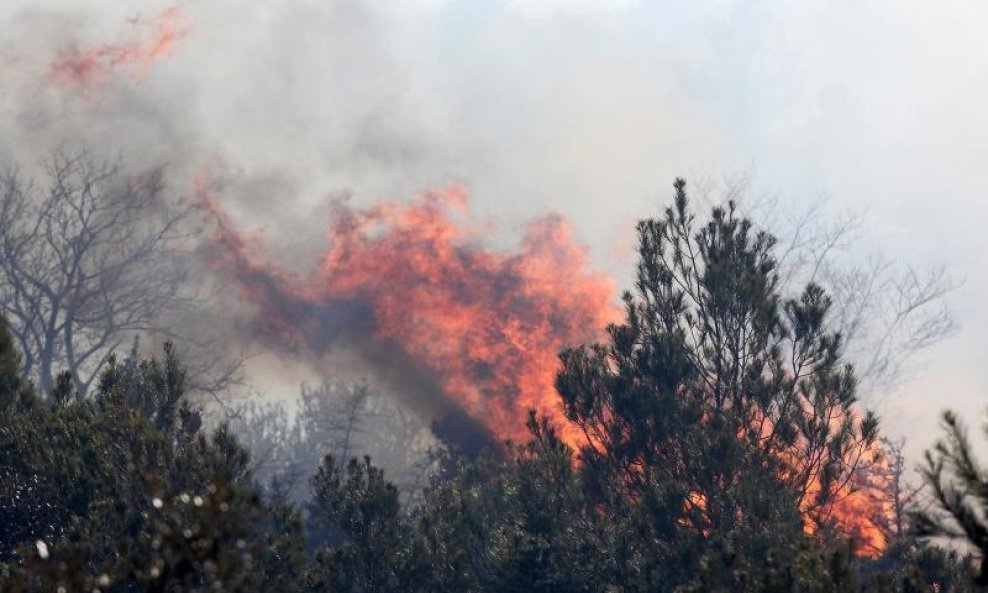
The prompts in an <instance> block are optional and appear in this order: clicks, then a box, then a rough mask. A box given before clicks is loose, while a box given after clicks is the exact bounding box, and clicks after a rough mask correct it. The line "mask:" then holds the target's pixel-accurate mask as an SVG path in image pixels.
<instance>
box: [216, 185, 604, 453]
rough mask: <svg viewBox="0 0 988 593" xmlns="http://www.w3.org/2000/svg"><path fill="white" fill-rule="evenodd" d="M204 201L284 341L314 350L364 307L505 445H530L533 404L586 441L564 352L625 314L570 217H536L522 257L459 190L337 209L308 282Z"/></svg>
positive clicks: (231, 264) (231, 258)
mask: <svg viewBox="0 0 988 593" xmlns="http://www.w3.org/2000/svg"><path fill="white" fill-rule="evenodd" d="M203 203H204V204H205V205H206V208H207V210H208V211H209V212H210V213H212V215H213V216H214V218H215V220H216V222H217V231H218V235H217V239H216V241H217V245H218V246H219V247H220V249H219V250H218V251H219V253H218V254H216V255H214V257H213V261H214V264H216V265H218V266H219V267H221V268H223V269H226V270H227V271H232V272H233V274H234V276H235V277H236V278H237V280H238V283H239V284H240V285H241V287H242V289H243V291H244V294H245V295H246V297H247V299H248V300H249V301H250V302H251V303H253V304H254V305H255V306H257V307H259V309H260V314H261V315H262V316H263V317H264V318H265V320H266V323H267V325H268V328H269V329H273V330H274V332H275V333H276V334H278V335H279V336H280V337H281V338H282V339H284V340H286V341H288V342H289V343H290V344H292V345H298V344H300V343H303V344H304V343H306V342H308V345H309V346H311V345H312V344H314V343H317V342H319V341H326V340H332V339H333V338H334V337H335V336H329V337H327V336H325V335H321V336H314V335H313V333H317V334H318V333H324V332H322V331H321V330H318V329H316V326H318V325H319V324H320V321H319V320H318V319H314V318H312V316H313V315H315V316H318V315H322V314H324V313H326V314H330V315H331V314H334V313H337V314H338V313H339V312H340V311H344V313H343V314H344V315H346V313H345V311H346V310H347V306H349V309H350V310H353V309H354V307H353V304H354V303H358V304H359V306H360V308H361V309H362V310H367V311H369V312H370V315H371V317H372V322H371V324H370V329H369V330H368V333H370V334H371V335H370V337H371V339H373V340H374V341H376V342H378V343H382V344H394V345H397V346H398V347H399V348H400V349H401V351H402V352H403V353H404V354H405V355H407V356H408V357H409V358H411V359H412V360H413V361H415V363H416V364H417V365H419V366H420V367H422V368H423V369H425V370H427V371H429V372H430V373H433V374H434V375H435V376H436V377H437V379H438V384H439V386H440V388H441V389H442V391H443V395H445V397H447V398H450V399H452V400H454V401H455V402H456V403H457V404H458V405H459V406H460V407H461V408H462V409H463V410H464V411H466V412H467V413H468V414H469V415H471V416H472V417H474V418H475V419H477V420H479V421H481V422H482V423H483V424H484V425H485V426H487V427H488V428H489V429H490V430H491V432H492V433H493V434H494V435H495V436H496V437H498V438H501V439H504V438H511V439H516V440H518V439H525V438H527V436H528V433H527V429H526V427H525V424H524V422H525V418H526V412H527V411H528V410H530V409H534V410H535V411H536V412H537V413H538V414H540V415H545V416H548V417H549V418H550V419H551V420H552V421H553V423H554V424H555V425H556V426H557V428H558V429H559V430H560V431H561V435H562V437H563V438H564V440H566V441H567V442H568V443H570V444H574V445H575V444H576V443H577V442H578V437H579V436H580V435H579V433H578V429H577V428H576V427H575V426H573V425H571V424H569V423H568V422H566V421H565V418H564V416H563V413H562V410H561V407H560V404H559V401H558V397H557V395H556V393H555V389H554V386H553V383H554V380H555V376H556V373H557V371H558V370H559V360H558V358H557V354H558V352H559V351H560V350H561V349H562V348H564V347H565V346H567V345H573V344H577V343H581V342H586V341H593V340H596V339H598V338H599V337H600V334H601V331H602V329H603V328H604V327H605V326H606V324H607V323H608V322H611V321H614V320H616V319H617V318H618V314H619V309H618V307H617V306H616V303H615V299H614V294H615V291H614V287H613V283H612V282H611V280H610V279H609V278H608V277H607V276H605V275H604V274H603V273H601V272H599V271H595V270H594V269H592V267H591V265H590V262H589V257H588V255H587V252H586V250H585V249H584V248H583V247H581V246H580V245H578V244H577V243H576V242H575V241H574V239H573V237H572V232H571V229H570V227H569V225H568V224H567V223H566V221H565V220H563V219H562V217H560V216H558V215H549V216H546V217H543V218H541V219H539V220H536V221H535V222H532V223H531V224H529V225H527V227H526V228H525V231H524V235H523V238H522V241H521V245H520V246H519V247H518V249H517V250H516V251H514V252H502V251H494V250H491V249H488V248H485V247H484V246H482V245H481V244H480V241H479V236H480V232H479V230H478V229H477V228H476V225H474V224H473V223H472V221H471V220H470V218H469V216H468V212H467V205H468V201H467V196H466V194H465V193H464V192H463V191H462V190H460V189H457V188H451V189H447V190H444V191H436V192H429V193H426V194H425V195H423V196H422V197H420V198H419V199H418V200H416V201H414V202H411V203H407V204H402V203H397V202H386V203H383V204H380V205H377V206H375V207H372V208H367V209H357V208H354V207H351V206H349V205H348V204H346V203H345V202H343V201H339V202H337V203H336V204H335V209H334V213H333V217H332V221H331V224H330V227H329V232H328V234H329V240H330V247H329V249H328V250H327V251H326V253H325V254H324V255H323V256H322V258H321V263H320V265H319V266H318V268H317V269H316V270H315V272H314V273H313V274H312V275H311V276H310V277H309V278H305V279H302V278H297V277H294V276H292V275H290V274H288V273H285V272H282V271H280V270H278V269H277V268H275V267H274V266H273V265H271V264H269V263H264V262H261V261H258V260H256V259H253V258H252V257H251V256H250V255H249V254H248V253H247V251H249V249H248V247H249V240H247V239H244V238H243V237H241V236H240V235H239V234H238V233H237V230H236V229H235V228H234V227H233V225H232V224H230V222H229V220H228V219H227V218H226V216H225V215H224V214H223V212H222V211H221V210H220V209H219V207H218V205H217V203H216V202H215V200H212V199H206V200H204V202H203ZM454 213H455V214H459V215H460V217H461V218H462V220H461V222H457V221H456V220H454V217H453V215H454ZM286 301H290V302H291V304H290V305H289V306H285V302H286ZM292 311H295V312H292ZM300 311H305V313H298V312H300ZM342 323H343V325H347V323H348V321H347V320H344V321H343V322H342ZM350 330H351V331H352V327H351V328H350Z"/></svg>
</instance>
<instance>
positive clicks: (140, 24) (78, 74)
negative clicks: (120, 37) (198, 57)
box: [48, 6, 192, 90]
mask: <svg viewBox="0 0 988 593" xmlns="http://www.w3.org/2000/svg"><path fill="white" fill-rule="evenodd" d="M131 24H132V25H133V26H134V28H135V29H136V28H141V29H146V30H149V31H151V35H150V37H149V38H147V39H143V40H140V41H131V42H126V43H115V44H107V45H102V46H100V47H95V48H91V49H88V50H77V51H72V52H68V53H65V54H63V55H61V56H60V57H59V58H58V59H56V60H55V61H54V62H52V63H51V64H50V65H49V67H48V72H49V75H50V76H51V78H52V80H54V81H55V82H57V83H58V84H60V85H61V86H64V87H69V88H77V89H83V90H91V89H92V88H94V87H96V86H99V85H101V84H105V83H106V82H107V81H108V80H110V78H111V77H112V75H113V73H114V72H116V71H117V70H120V69H124V68H126V69H129V70H131V73H132V75H133V77H134V80H135V81H139V80H141V79H142V78H144V77H145V76H146V75H147V73H148V71H149V70H150V69H151V65H152V64H153V63H154V62H155V61H157V60H158V59H160V58H162V57H165V56H167V55H169V54H171V53H172V51H174V49H175V46H176V45H177V44H178V42H179V41H181V40H182V39H184V38H185V37H187V36H188V35H189V34H190V33H191V31H192V27H191V26H190V24H189V22H188V20H187V19H186V18H185V14H184V12H183V11H182V9H181V8H180V7H177V6H176V7H172V8H169V9H167V10H165V11H163V12H161V13H160V14H158V15H157V16H156V17H154V18H152V19H150V20H144V19H141V18H135V19H133V20H132V21H131Z"/></svg>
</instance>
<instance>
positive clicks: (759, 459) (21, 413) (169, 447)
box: [0, 181, 981, 592]
mask: <svg viewBox="0 0 988 593" xmlns="http://www.w3.org/2000/svg"><path fill="white" fill-rule="evenodd" d="M676 189H677V193H676V196H675V202H674V205H673V207H671V208H670V209H669V210H668V211H667V212H666V214H665V216H664V217H663V218H661V219H652V220H646V221H643V222H642V223H641V224H640V225H639V227H638V230H639V236H640V243H641V244H640V249H639V263H638V271H639V273H638V282H637V286H636V289H635V291H634V292H633V293H629V294H628V295H627V296H626V297H625V303H626V312H625V317H624V320H623V321H622V322H621V323H619V324H614V325H611V326H610V328H609V330H608V334H609V340H608V342H607V343H604V344H599V345H594V346H584V347H581V348H577V349H574V350H569V351H566V352H564V353H563V354H562V356H561V361H562V370H561V371H560V373H559V375H558V378H557V385H558V387H559V390H560V398H561V403H562V404H563V405H564V406H565V410H566V417H567V419H568V420H570V421H572V422H574V423H575V424H576V426H577V427H578V428H579V429H580V431H581V432H582V433H583V434H584V435H585V437H584V441H583V445H582V446H581V447H580V448H579V449H578V450H574V449H572V448H571V447H569V446H568V445H567V444H566V442H564V441H563V440H561V438H560V435H559V433H557V431H556V429H555V428H554V426H553V423H550V422H549V420H548V419H546V418H540V417H538V416H536V415H535V413H534V412H533V413H532V414H531V415H530V416H529V418H528V420H527V425H528V430H529V434H530V437H529V438H528V439H526V440H525V441H524V442H521V443H518V444H513V445H507V446H506V447H505V448H504V449H502V450H501V451H500V452H493V451H492V452H491V453H492V454H490V455H485V456H482V457H480V458H479V459H476V460H474V461H466V460H464V461H462V462H461V463H460V464H459V466H458V467H456V468H455V469H453V470H451V471H450V472H449V473H447V474H446V475H445V476H444V477H443V479H441V480H439V481H429V483H428V484H421V486H422V488H423V489H422V493H423V494H422V497H421V498H419V499H416V500H415V501H414V502H413V501H412V500H410V499H409V498H408V497H402V496H401V492H400V490H399V488H398V487H397V486H395V485H394V484H393V483H392V482H391V481H390V480H389V479H388V476H387V474H385V473H384V472H383V471H382V470H380V469H379V468H377V467H375V466H374V465H373V463H372V461H371V459H370V458H369V457H364V458H360V457H351V458H350V459H346V458H338V457H334V456H333V455H332V454H327V455H325V457H324V458H323V459H322V460H321V462H320V463H319V467H318V470H317V471H315V472H314V474H312V477H311V479H310V480H309V488H310V489H311V498H309V499H308V501H307V502H304V503H302V504H300V505H299V504H297V503H293V502H291V500H290V499H287V498H286V497H285V494H286V490H284V489H281V488H277V487H272V488H269V489H264V488H262V485H261V484H260V483H259V482H258V476H259V475H260V474H259V473H255V471H254V470H252V467H254V468H257V467H258V466H253V465H252V462H251V454H250V453H249V452H248V450H247V449H245V448H243V446H242V445H240V444H239V443H238V441H237V438H236V437H235V435H234V434H233V433H232V432H231V430H230V428H229V427H228V426H225V425H224V426H220V427H219V428H217V429H215V430H210V429H207V428H205V427H204V424H203V422H202V417H201V410H200V409H198V408H197V407H196V406H195V405H194V404H192V403H190V400H189V399H188V398H187V394H186V393H185V391H184V389H185V387H184V385H185V376H186V375H185V372H184V371H183V369H182V367H181V364H180V362H179V361H178V359H177V357H176V356H175V351H174V349H173V348H171V347H170V346H166V348H165V350H164V351H163V353H162V354H161V355H159V356H156V357H154V358H150V359H146V360H134V359H128V360H125V361H122V362H117V361H114V360H111V361H109V362H108V363H107V365H106V366H105V368H104V369H103V370H102V371H101V374H100V378H99V382H98V385H97V387H96V389H95V392H94V393H92V394H91V395H89V396H83V395H80V394H78V393H76V392H74V390H73V389H72V387H71V383H67V384H65V386H64V387H59V388H56V389H55V390H53V392H52V394H51V395H50V396H49V397H47V398H41V397H39V396H38V395H37V394H36V393H35V392H34V388H33V386H32V385H31V383H30V382H28V381H25V380H23V379H21V378H20V377H19V376H18V370H19V369H20V368H21V366H20V364H19V361H18V360H17V357H18V355H17V353H16V350H15V349H14V347H13V341H12V340H11V339H10V337H9V333H8V332H7V330H6V325H5V326H4V331H3V333H2V334H0V336H2V338H3V339H0V363H2V366H0V368H2V369H4V375H3V376H2V377H0V379H2V381H0V386H2V387H3V391H2V392H0V451H2V454H0V471H2V472H3V477H4V480H3V481H2V484H3V485H2V486H0V519H2V520H3V525H4V530H3V534H4V539H3V540H2V542H0V545H2V548H0V559H2V561H3V562H4V563H3V564H2V565H0V579H2V583H3V586H4V590H11V591H31V590H49V589H54V588H58V587H64V588H66V589H68V588H84V589H86V590H90V589H91V588H99V589H100V590H108V591H113V590H131V589H133V588H135V587H136V588H137V589H138V590H149V591H199V590H212V589H215V588H220V589H222V590H225V591H270V590H277V591H293V590H299V591H302V590H308V591H312V590H316V591H435V590H446V591H519V590H547V591H549V590H551V591H559V590H572V591H600V590H625V591H670V592H672V591H725V592H726V591H753V592H754V591H806V590H810V591H917V590H918V591H923V590H929V591H974V590H975V565H974V562H973V560H971V559H970V558H968V557H964V556H961V555H959V554H958V553H956V552H952V551H947V550H943V549H941V548H937V547H935V546H932V545H930V544H927V543H925V542H923V541H922V540H917V539H913V538H912V537H911V536H908V535H905V534H903V533H898V532H893V531H892V530H891V529H889V531H888V532H887V533H886V534H885V539H883V540H882V541H881V542H880V543H879V544H878V545H877V546H876V544H875V542H868V541H865V540H863V539H862V536H863V535H866V532H865V531H864V530H862V529H861V527H860V523H861V522H862V521H866V520H869V519H870V518H869V517H865V516H862V515H855V514H853V513H854V512H856V511H858V510H859V508H857V507H852V508H851V509H850V511H851V513H852V514H843V515H842V514H841V512H842V511H841V510H840V508H839V506H838V504H837V503H839V501H840V499H841V498H844V499H849V498H851V497H853V496H855V495H856V494H858V493H859V491H855V490H853V489H850V488H849V484H850V483H851V482H850V480H851V477H852V476H853V475H854V474H856V473H860V472H867V471H869V469H870V466H869V464H870V463H876V462H878V461H879V459H880V457H872V458H870V459H868V458H867V457H866V454H867V452H868V451H871V452H876V451H877V449H875V446H876V445H877V434H878V433H877V431H878V425H877V423H876V421H875V420H874V419H872V418H871V417H869V416H868V415H867V414H865V413H864V412H863V411H861V410H860V409H859V408H858V407H857V405H856V398H855V387H856V382H855V380H854V371H853V368H851V367H850V366H845V365H843V364H842V363H841V359H840V354H841V353H840V350H841V344H840V337H839V334H833V333H830V332H828V331H827V330H826V327H827V315H828V309H829V308H830V301H829V298H828V297H827V296H826V295H825V294H824V293H823V292H822V290H821V289H820V288H819V287H817V286H815V285H813V284H810V285H807V287H806V288H805V290H804V291H803V292H802V293H801V294H799V293H797V295H796V296H795V297H792V298H790V297H784V296H783V294H782V293H780V292H779V291H780V286H779V285H778V279H779V276H778V269H777V267H776V266H777V261H776V260H775V259H774V253H775V249H776V245H775V241H774V238H773V237H771V235H768V234H766V233H763V232H755V231H754V230H753V229H752V226H751V224H750V222H749V221H748V220H746V219H744V218H742V217H740V216H739V215H738V214H737V213H736V212H735V211H734V209H733V206H732V207H729V208H728V209H727V210H723V209H715V210H714V211H713V212H712V214H711V217H710V218H709V220H704V219H699V220H697V216H696V215H695V214H694V211H693V210H692V209H691V207H690V205H689V204H688V201H687V197H686V193H685V186H684V184H683V183H682V182H681V181H680V182H677V185H676ZM790 362H791V363H792V364H793V365H794V366H793V367H788V366H787V365H788V364H789V363H790ZM64 376H65V377H66V378H69V377H71V375H70V374H67V375H64ZM60 377H61V376H60ZM56 384H57V385H59V386H61V385H62V380H61V378H58V379H56ZM323 391H324V392H326V393H334V394H335V396H336V397H335V400H334V401H336V402H337V405H338V406H340V407H338V408H337V409H335V410H333V411H329V410H327V409H322V410H312V409H306V407H307V406H313V405H316V406H323V405H325V404H324V403H323V402H324V400H320V399H311V398H312V394H313V393H314V392H312V391H306V392H303V396H302V400H303V403H302V408H303V411H302V412H301V413H300V415H299V418H300V420H298V421H296V422H298V424H295V425H294V426H295V427H296V428H295V430H298V427H302V428H301V430H300V432H301V433H303V435H304V436H302V437H299V435H298V434H296V436H295V437H294V438H296V439H297V438H302V439H303V440H304V439H305V438H313V439H314V440H313V441H312V443H311V445H308V446H317V445H319V444H321V445H322V446H324V447H328V448H329V449H331V450H333V451H335V452H339V453H342V454H344V455H345V454H348V453H349V452H350V447H351V446H352V445H351V444H350V443H349V439H351V438H352V437H354V436H355V434H356V432H357V430H358V429H359V415H358V414H357V411H358V409H359V408H360V407H362V406H365V405H366V398H367V397H368V395H367V393H366V392H365V391H364V390H363V389H361V388H355V389H353V390H347V389H346V388H343V387H333V386H327V387H326V388H325V389H324V390H323ZM281 413H282V412H279V411H278V410H276V409H274V410H273V414H266V413H265V411H264V410H257V409H255V410H254V411H253V412H250V413H248V414H247V415H246V416H245V418H248V419H252V420H250V421H251V422H253V423H254V426H253V427H245V430H246V432H247V435H248V439H250V438H254V439H255V443H254V445H253V447H252V448H253V449H254V450H255V451H259V450H261V449H262V446H261V445H260V444H258V442H257V441H256V439H258V438H262V437H264V436H265V435H267V436H270V435H271V434H276V433H278V432H279V431H281V432H282V433H284V432H285V428H286V427H288V426H289V425H288V424H287V422H286V421H284V420H283V419H282V420H278V419H277V417H278V416H279V415H280V414H281ZM319 421H325V422H329V424H327V425H324V426H322V427H318V426H317V423H318V422H319ZM518 421H519V422H524V421H525V419H524V417H521V418H519V419H518ZM271 426H280V427H281V428H279V429H277V430H274V431H273V432H272V431H270V430H269V428H270V427H271ZM291 430H293V429H291V428H289V432H290V431H291ZM320 431H321V433H320ZM955 434H956V433H955ZM317 435H318V436H317ZM292 438H293V437H291V436H290V435H285V434H282V435H281V436H276V437H274V438H270V439H269V441H268V442H269V443H270V444H271V445H272V446H273V447H274V448H277V447H279V446H282V447H286V448H285V449H284V450H287V449H291V448H293V447H294V448H295V450H296V452H297V450H298V449H299V448H304V447H306V446H307V445H305V444H302V445H301V446H299V445H298V444H295V445H292V444H290V443H289V444H288V445H287V446H285V445H284V444H283V443H280V441H282V440H285V441H291V439H292ZM958 438H960V437H956V436H955V437H954V441H953V442H955V443H956V444H957V445H956V448H955V449H948V448H947V446H946V445H944V446H941V448H940V449H939V451H941V454H943V455H950V456H952V458H954V459H962V458H965V456H966V455H967V453H962V452H961V451H964V450H965V449H964V447H965V446H966V445H964V442H963V440H958ZM398 442H399V446H401V445H400V439H399V441H398ZM281 454H284V453H281ZM828 456H830V457H828ZM939 463H940V462H939V461H936V460H935V459H934V458H932V457H931V468H936V467H939V465H938V464H939ZM859 464H860V465H859ZM289 465H290V464H289ZM955 468H956V470H957V471H958V472H960V473H961V474H963V475H968V474H970V476H969V477H970V480H968V482H966V483H967V484H968V486H967V487H969V488H974V489H976V488H980V486H979V485H978V484H979V482H978V480H979V479H981V478H978V477H977V470H973V469H970V468H968V466H967V465H962V464H959V462H958V463H957V464H955ZM966 468H967V469H966ZM928 477H929V479H930V480H931V483H932V484H935V485H936V484H940V483H941V482H940V481H939V480H940V473H939V471H938V470H935V469H933V470H931V472H930V473H929V474H928ZM276 481H277V480H275V482H276ZM57 485H61V486H60V487H59V486H57ZM943 492H948V494H945V495H942V496H941V497H940V500H941V501H947V502H944V504H950V503H949V501H953V500H961V499H962V497H963V495H957V494H951V493H950V492H953V491H952V490H945V491H943ZM958 496H961V498H958ZM303 500H304V499H303ZM948 508H952V507H948ZM952 512H955V513H956V512H958V511H952ZM959 520H960V521H962V524H963V525H968V523H969V521H967V520H966V519H963V518H962V519H959ZM932 521H933V520H930V519H922V520H920V523H918V525H919V526H920V528H921V529H922V531H921V533H923V534H933V533H936V531H935V530H934V529H933V528H932V527H929V526H931V525H933V524H934V523H933V522H932ZM924 525H926V526H927V527H922V526H924ZM970 525H971V527H970V529H968V528H967V527H966V528H965V529H966V531H965V532H966V533H967V535H968V536H969V537H971V536H972V535H973V537H974V539H975V543H977V542H978V541H979V540H977V539H976V538H977V535H976V533H978V532H977V531H976V530H975V527H974V524H973V523H971V524H970ZM873 528H886V529H888V528H887V526H883V525H877V524H875V525H873ZM893 536H894V537H893ZM868 545H871V546H873V547H871V548H869V547H867V546H868Z"/></svg>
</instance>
